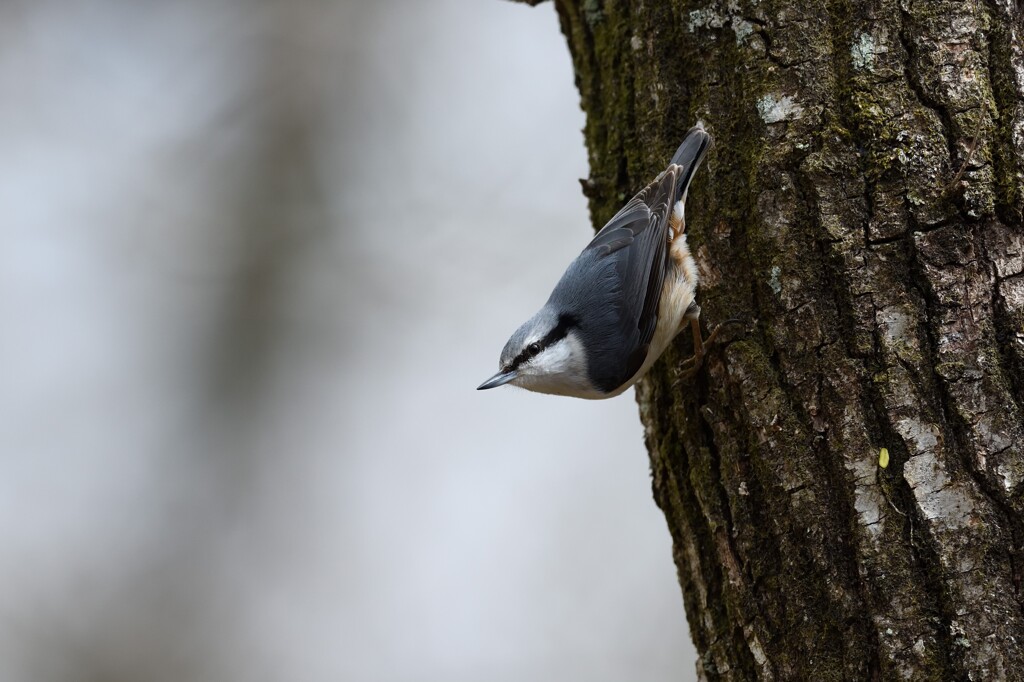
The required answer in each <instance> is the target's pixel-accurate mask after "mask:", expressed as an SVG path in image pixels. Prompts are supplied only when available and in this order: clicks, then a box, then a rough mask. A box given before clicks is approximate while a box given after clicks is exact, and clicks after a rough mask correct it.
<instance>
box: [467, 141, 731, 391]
mask: <svg viewBox="0 0 1024 682" xmlns="http://www.w3.org/2000/svg"><path fill="white" fill-rule="evenodd" d="M710 146H711V135H709V134H708V133H707V132H706V131H705V130H704V126H702V125H701V124H700V123H698V124H697V126H696V127H694V128H691V129H690V131H689V132H688V133H687V134H686V137H685V138H684V139H683V143H682V144H681V145H680V146H679V149H678V150H677V151H676V153H675V155H674V156H673V157H672V160H671V161H670V162H669V165H668V168H666V169H665V170H664V171H663V172H662V173H661V174H660V175H658V177H657V178H655V179H654V181H653V182H652V183H651V184H649V185H648V186H647V187H645V188H644V189H643V190H641V191H640V193H638V194H637V195H636V196H635V197H633V198H632V199H631V200H630V202H629V203H627V204H626V205H625V206H624V207H623V208H622V210H621V211H619V212H618V213H616V214H615V217H613V218H612V219H611V220H609V221H608V224H606V225H605V226H604V227H603V228H602V229H601V231H600V232H598V233H597V235H596V236H595V237H594V239H593V241H591V242H590V244H588V245H587V248H585V249H583V252H582V253H580V255H579V256H577V257H576V260H574V261H573V262H572V263H571V264H570V265H569V267H568V268H567V269H566V271H565V274H563V275H562V279H560V280H559V281H558V284H556V285H555V289H554V291H552V292H551V297H550V298H548V302H547V303H545V304H544V307H543V308H541V309H540V310H539V311H538V312H537V314H536V315H534V316H533V317H531V318H530V319H529V320H527V321H526V323H525V324H523V326H521V327H520V328H519V329H518V330H517V331H516V333H515V334H513V335H512V338H510V339H509V340H508V343H507V344H505V349H504V350H502V352H501V365H500V367H501V369H500V370H499V371H498V373H497V374H495V375H494V376H493V377H491V378H490V379H488V380H487V381H485V382H484V383H482V384H480V386H479V389H485V388H494V387H496V386H501V385H503V384H513V385H515V386H520V387H522V388H525V389H528V390H530V391H537V392H539V393H553V394H555V395H567V396H574V397H577V398H591V399H600V398H611V397H613V396H617V395H619V394H620V393H622V392H623V391H625V390H626V389H627V388H629V387H630V386H632V385H633V384H635V383H636V382H637V381H639V379H640V378H641V377H642V376H643V375H644V374H646V373H647V370H649V369H650V368H651V365H653V364H654V362H655V360H657V359H658V358H659V357H660V356H661V354H662V353H663V352H664V350H665V348H667V347H668V345H669V343H670V342H671V341H672V339H674V338H675V337H676V335H677V334H678V333H679V332H680V331H682V329H683V326H684V325H685V324H686V321H689V324H690V329H691V330H692V332H693V344H694V357H693V360H692V362H693V365H694V368H696V366H697V365H699V364H700V361H701V359H702V357H703V354H704V344H705V341H704V340H703V339H702V338H701V332H700V324H699V322H698V318H699V316H700V306H698V305H697V303H696V302H695V301H694V294H695V293H696V290H697V266H696V264H695V263H694V260H693V256H691V255H690V249H689V247H688V246H687V245H686V235H685V234H684V229H685V223H684V220H683V209H684V204H685V203H686V192H687V189H688V188H689V186H690V180H691V179H692V178H693V174H694V172H696V170H697V167H698V166H699V165H700V162H701V161H702V160H703V159H704V155H705V153H707V150H708V148H709V147H710ZM717 331H718V329H717V328H716V329H715V331H714V332H713V333H712V334H711V336H710V337H708V340H707V342H708V343H710V341H711V340H712V339H713V337H714V336H715V334H717Z"/></svg>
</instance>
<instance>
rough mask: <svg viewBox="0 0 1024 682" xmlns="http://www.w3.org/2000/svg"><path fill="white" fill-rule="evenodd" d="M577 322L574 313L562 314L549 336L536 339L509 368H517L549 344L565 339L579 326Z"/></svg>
mask: <svg viewBox="0 0 1024 682" xmlns="http://www.w3.org/2000/svg"><path fill="white" fill-rule="evenodd" d="M577 324H578V321H577V320H576V318H575V317H574V316H573V315H560V316H559V318H558V324H557V325H555V328H554V329H552V330H551V331H550V332H548V334H547V336H545V337H544V338H543V339H541V340H540V341H534V342H533V343H531V344H529V345H528V346H527V347H526V348H524V349H523V350H522V352H520V353H519V355H517V356H516V358H515V360H513V361H512V366H511V367H509V369H510V370H513V369H516V368H517V367H519V365H521V364H523V363H524V362H526V361H527V360H529V359H530V358H532V357H534V356H535V355H537V354H538V353H540V352H541V351H543V350H544V349H545V348H547V347H548V346H550V345H552V344H554V343H558V342H559V341H561V340H562V339H564V338H565V337H566V335H567V334H568V333H569V330H570V329H572V328H573V327H575V326H577Z"/></svg>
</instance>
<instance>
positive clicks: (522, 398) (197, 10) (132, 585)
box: [0, 0, 694, 682]
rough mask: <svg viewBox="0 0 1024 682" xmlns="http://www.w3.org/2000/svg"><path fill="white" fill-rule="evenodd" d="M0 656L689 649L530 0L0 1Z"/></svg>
mask: <svg viewBox="0 0 1024 682" xmlns="http://www.w3.org/2000/svg"><path fill="white" fill-rule="evenodd" d="M0 93H2V101H3V102H4V106H2V107H0V206H2V210H3V220H2V221H0V234H2V236H3V241H2V244H3V247H2V248H0V320H2V323H0V329H2V333H0V366H2V368H3V372H2V376H3V381H2V382H0V415H2V420H0V543H2V550H0V585H2V589H0V681H12V682H21V681H28V682H37V681H38V682H120V681H125V682H128V681H131V682H138V681H140V680H146V681H157V682H162V681H167V682H171V681H173V682H181V681H189V680H201V681H207V680H208V681H211V682H213V681H217V682H221V681H235V680H237V681H240V682H241V681H262V680H266V681H277V680H281V681H289V682H294V681H300V682H304V681H307V680H308V681H310V682H313V681H320V680H346V681H347V680H352V681H360V682H361V681H363V680H367V681H378V680H379V681H386V682H392V681H393V682H404V681H414V680H415V681H421V680H431V681H432V680H445V681H452V680H454V681H461V680H466V681H469V680H474V681H476V680H489V681H499V682H501V681H505V680H507V681H509V682H512V681H516V682H519V681H522V680H588V681H589V680H608V681H621V680H679V679H692V671H693V661H694V653H693V650H692V648H691V645H690V642H689V637H688V635H687V633H686V629H685V619H684V615H683V608H682V599H681V596H680V591H679V588H678V586H677V584H676V578H675V570H674V566H673V563H672V558H671V546H670V545H671V543H670V539H669V535H668V531H667V529H666V526H665V521H664V519H663V517H662V515H661V513H660V512H659V511H658V509H657V508H656V507H655V504H654V502H653V500H652V497H651V491H650V479H649V472H648V460H647V455H646V452H645V450H644V447H643V441H642V429H641V426H640V423H639V419H638V417H637V409H636V405H635V403H634V401H633V400H632V398H631V395H632V393H631V392H630V394H627V395H626V396H623V397H621V398H619V399H616V400H611V401H607V402H596V403H592V402H584V401H574V400H570V399H564V398H553V397H548V396H539V395H534V394H529V393H526V392H522V391H518V390H515V389H511V388H505V389H500V390H495V391H489V392H477V391H475V390H474V389H475V387H476V386H477V384H478V383H479V382H480V381H482V380H483V379H484V378H486V377H487V376H489V375H490V374H491V373H492V372H493V371H494V369H495V368H496V365H497V358H498V353H499V351H500V350H501V347H502V345H503V344H504V342H505V340H506V339H507V337H508V335H509V334H510V333H511V332H512V331H513V330H514V329H515V327H517V326H518V325H519V324H520V323H521V322H522V321H523V320H525V319H526V318H527V317H528V316H529V315H530V314H532V312H533V311H534V310H535V309H536V308H537V307H539V306H540V305H541V304H542V303H543V301H544V300H545V299H546V297H547V295H548V293H549V291H550V288H551V287H552V285H553V284H554V282H555V281H556V280H557V278H558V276H559V275H560V274H561V271H562V269H563V268H564V266H565V265H566V264H567V263H568V262H569V260H570V259H571V258H573V257H574V256H575V255H576V253H577V252H578V251H579V250H580V249H581V248H582V246H583V245H584V244H585V243H586V241H587V240H588V239H589V237H590V235H591V234H592V232H591V228H590V226H589V219H588V215H587V211H586V204H585V200H584V198H583V197H582V195H581V192H580V188H579V184H578V182H577V178H580V177H585V176H586V175H587V167H586V154H585V151H584V147H583V139H582V135H581V134H580V132H579V131H580V128H581V127H582V125H583V122H584V119H583V114H582V112H581V111H580V110H579V105H578V95H577V92H576V90H575V87H574V85H573V73H572V66H571V62H570V59H569V55H568V52H567V50H566V47H565V43H564V40H563V38H562V36H561V34H560V32H559V27H558V20H557V17H556V15H555V12H554V9H553V7H552V6H551V5H550V4H545V5H542V6H540V7H537V8H535V9H530V8H528V7H526V6H522V5H514V4H511V3H508V2H503V1H501V0H437V1H434V2H430V3H426V2H414V1H412V0H409V1H408V2H402V1H401V0H388V1H381V2H363V1H357V0H352V1H350V2H344V1H342V2H328V1H326V0H302V1H299V2H288V3H285V2H257V1H253V0H178V1H176V2H155V1H154V2H147V1H143V2H139V1H138V0H130V1H129V0H125V1H123V2H116V1H114V0H102V1H101V0H82V1H80V2H74V3H71V2H67V1H66V0H5V2H3V3H2V4H0Z"/></svg>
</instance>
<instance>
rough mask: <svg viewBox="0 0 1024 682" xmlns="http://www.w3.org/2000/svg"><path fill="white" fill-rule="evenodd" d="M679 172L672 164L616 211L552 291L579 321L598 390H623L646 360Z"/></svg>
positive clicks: (653, 328)
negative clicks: (669, 218)
mask: <svg viewBox="0 0 1024 682" xmlns="http://www.w3.org/2000/svg"><path fill="white" fill-rule="evenodd" d="M679 172H680V169H679V167H678V166H672V167H670V168H669V169H668V170H667V171H665V172H664V173H662V174H661V175H660V176H658V178H657V179H656V180H655V181H654V182H652V183H651V184H650V185H648V186H647V187H646V188H644V189H643V190H642V191H641V192H640V193H639V194H637V195H636V196H635V197H633V199H632V200H630V202H629V203H628V204H626V205H625V206H624V207H623V208H622V210H621V211H619V212H618V213H616V214H615V216H614V217H613V218H612V219H611V220H609V221H608V223H607V224H606V225H605V226H604V227H603V228H602V229H601V231H600V232H598V233H597V235H596V236H595V237H594V239H593V241H591V242H590V244H588V245H587V247H586V248H585V249H583V252H582V253H581V254H580V255H579V257H578V258H577V259H576V260H575V261H574V262H573V264H572V265H570V267H569V270H567V271H566V274H565V275H564V276H563V278H562V281H561V282H559V284H558V286H556V287H555V291H554V292H553V293H552V297H553V298H555V299H557V301H558V303H559V306H558V307H559V309H563V310H564V309H568V310H571V311H573V312H574V313H576V314H577V317H578V318H579V319H580V324H579V333H580V334H582V335H583V336H585V337H587V338H586V341H587V349H588V352H589V356H588V361H589V372H590V375H591V380H592V381H593V383H594V384H595V385H596V386H597V387H598V388H600V389H601V390H604V391H612V390H614V389H615V388H618V387H619V386H621V385H622V384H623V383H624V382H625V381H626V380H628V379H629V378H630V377H632V376H633V375H634V374H636V372H637V371H638V370H639V369H640V367H641V365H643V362H644V359H645V358H646V357H647V352H648V349H649V348H650V343H651V339H652V338H653V337H654V330H655V328H656V327H657V324H658V304H659V303H660V302H661V288H662V284H663V283H664V281H665V271H666V268H667V258H668V217H669V214H670V212H671V210H672V204H673V203H674V200H675V195H676V182H677V176H678V175H679Z"/></svg>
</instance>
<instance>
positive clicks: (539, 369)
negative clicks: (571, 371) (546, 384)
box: [530, 341, 572, 374]
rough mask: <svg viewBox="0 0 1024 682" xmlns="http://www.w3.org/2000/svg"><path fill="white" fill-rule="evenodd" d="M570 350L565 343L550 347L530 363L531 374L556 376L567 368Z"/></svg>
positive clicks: (570, 357)
mask: <svg viewBox="0 0 1024 682" xmlns="http://www.w3.org/2000/svg"><path fill="white" fill-rule="evenodd" d="M571 359H572V349H571V348H570V346H569V344H568V343H566V342H565V341H560V342H559V343H556V344H555V345H554V346H550V347H548V348H547V349H545V350H544V352H543V353H541V354H540V355H538V356H537V357H536V358H534V360H533V362H531V363H530V373H531V374H557V373H558V372H563V371H565V370H566V369H568V368H569V366H570V365H571V364H572V363H571Z"/></svg>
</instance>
